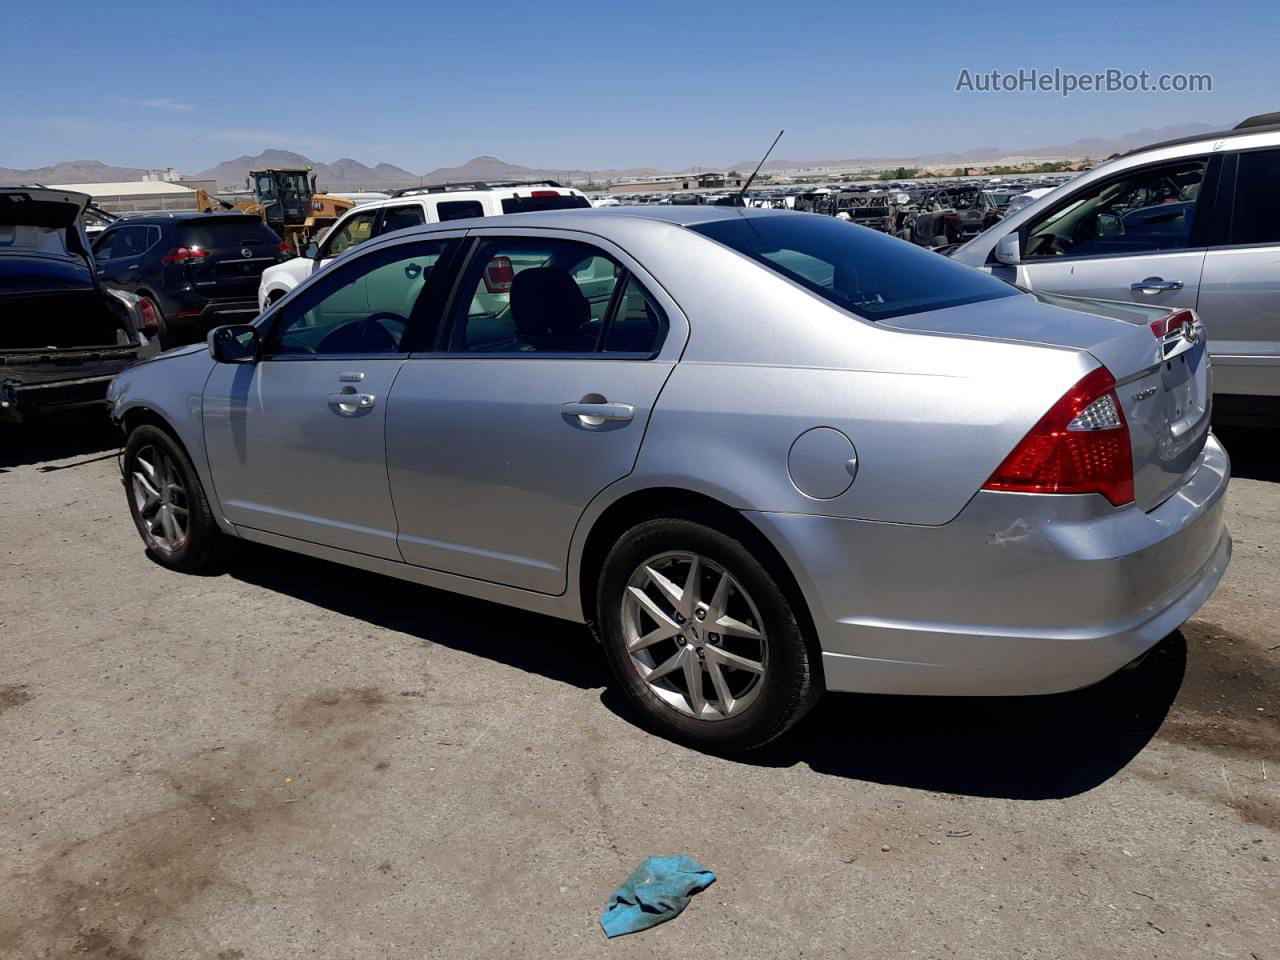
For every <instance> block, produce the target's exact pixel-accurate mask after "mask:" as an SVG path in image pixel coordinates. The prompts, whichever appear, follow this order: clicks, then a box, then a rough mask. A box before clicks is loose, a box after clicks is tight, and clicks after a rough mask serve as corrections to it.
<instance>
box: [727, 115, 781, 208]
mask: <svg viewBox="0 0 1280 960" xmlns="http://www.w3.org/2000/svg"><path fill="white" fill-rule="evenodd" d="M786 132H787V131H785V130H779V131H778V135H777V136H776V137H774V138H773V143H771V144H769V149H768V150H766V151H765V152H764V156H763V157H761V158H760V162H759V163H757V164H756V168H755V169H754V170H752V171H751V176H749V177H747V182H746V183H744V184H743V185H742V189H741V190H739V191H738V200H739V202H745V201H746V196H747V190H748V189H750V187H751V184H753V183H755V180H756V174H757V173H759V172H760V168H761V167H763V166H764V162H765V161H766V160H768V159H769V154H771V153H773V148H774V147H776V146H777V145H778V141H779V140H781V139H782V135H783V134H784V133H786Z"/></svg>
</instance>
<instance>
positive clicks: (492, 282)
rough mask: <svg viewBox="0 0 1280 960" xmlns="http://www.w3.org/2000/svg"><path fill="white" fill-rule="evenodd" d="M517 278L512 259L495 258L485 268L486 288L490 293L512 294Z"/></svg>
mask: <svg viewBox="0 0 1280 960" xmlns="http://www.w3.org/2000/svg"><path fill="white" fill-rule="evenodd" d="M515 278H516V272H515V270H514V269H513V268H512V266H511V258H510V257H494V258H493V259H492V260H490V261H489V265H488V266H487V267H485V268H484V288H485V289H486V290H487V291H489V292H490V293H510V292H511V282H512V281H513V280H515Z"/></svg>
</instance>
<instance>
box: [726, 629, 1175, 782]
mask: <svg viewBox="0 0 1280 960" xmlns="http://www.w3.org/2000/svg"><path fill="white" fill-rule="evenodd" d="M1186 659H1187V645H1186V640H1185V639H1184V638H1183V636H1182V634H1181V633H1174V634H1171V635H1170V636H1169V637H1167V638H1165V640H1163V641H1162V642H1161V643H1160V644H1159V645H1158V646H1157V647H1156V648H1155V649H1154V650H1152V652H1151V654H1150V655H1149V656H1148V657H1147V658H1146V659H1145V660H1143V661H1142V662H1141V663H1140V664H1138V665H1137V666H1136V667H1133V668H1131V669H1129V670H1127V671H1125V672H1122V673H1118V674H1116V675H1115V676H1112V677H1110V678H1108V679H1107V680H1104V681H1103V682H1102V683H1099V684H1097V685H1095V686H1092V687H1088V688H1086V689H1084V690H1077V691H1074V692H1072V693H1063V694H1056V695H1053V696H1042V697H980V698H978V697H889V696H862V695H854V694H828V695H827V696H826V697H824V698H823V700H822V701H821V702H820V703H819V704H818V706H817V707H816V708H814V710H813V712H812V713H810V714H809V716H807V717H806V718H805V719H804V720H803V721H801V723H799V724H798V725H797V726H796V727H795V728H794V729H793V730H792V731H791V732H790V733H788V734H787V735H785V736H784V737H782V738H781V739H779V740H777V741H775V742H774V743H772V744H770V745H768V746H766V747H765V748H764V749H763V750H760V751H757V752H756V753H752V754H747V755H745V756H743V757H740V758H736V759H738V760H739V762H743V763H751V764H760V765H762V766H791V765H792V764H795V763H804V764H806V765H808V766H809V767H811V768H812V769H813V770H815V771H816V772H818V773H825V774H831V775H833V776H841V777H849V778H851V779H856V780H867V781H871V782H873V783H884V784H892V785H894V786H902V787H913V788H916V789H921V790H934V791H941V792H944V793H955V794H964V795H967V796H978V797H1005V798H1009V799H1018V800H1045V799H1051V798H1060V797H1071V796H1075V795H1077V794H1080V793H1084V792H1086V791H1088V790H1092V789H1093V788H1094V787H1096V786H1098V785H1099V784H1101V783H1104V782H1105V781H1107V780H1109V779H1110V778H1111V777H1112V776H1114V775H1115V774H1116V773H1118V772H1119V771H1120V770H1122V769H1123V768H1124V767H1125V766H1126V765H1127V764H1128V763H1129V761H1131V760H1132V759H1133V758H1134V757H1135V756H1137V754H1138V753H1139V752H1140V751H1141V750H1142V749H1143V748H1144V747H1145V746H1146V745H1147V743H1148V742H1149V741H1150V740H1151V738H1152V737H1154V736H1155V734H1156V731H1157V730H1159V728H1160V725H1161V724H1162V723H1163V722H1164V720H1165V717H1166V716H1167V714H1168V713H1169V709H1170V707H1171V706H1172V704H1173V701H1174V699H1175V698H1176V697H1177V695H1178V691H1179V690H1180V688H1181V686H1182V682H1183V677H1184V674H1185V671H1186Z"/></svg>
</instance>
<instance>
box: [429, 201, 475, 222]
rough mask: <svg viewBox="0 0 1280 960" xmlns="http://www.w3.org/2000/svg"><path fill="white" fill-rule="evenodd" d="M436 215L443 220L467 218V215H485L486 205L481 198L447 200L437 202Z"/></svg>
mask: <svg viewBox="0 0 1280 960" xmlns="http://www.w3.org/2000/svg"><path fill="white" fill-rule="evenodd" d="M436 216H437V217H439V218H440V219H441V220H465V219H466V218H467V217H483V216H484V206H483V205H482V204H481V203H480V201H479V200H445V201H443V202H441V203H438V204H436Z"/></svg>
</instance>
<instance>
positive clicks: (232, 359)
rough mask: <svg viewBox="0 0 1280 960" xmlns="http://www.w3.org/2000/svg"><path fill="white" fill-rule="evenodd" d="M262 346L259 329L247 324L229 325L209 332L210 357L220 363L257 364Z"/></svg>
mask: <svg viewBox="0 0 1280 960" xmlns="http://www.w3.org/2000/svg"><path fill="white" fill-rule="evenodd" d="M261 345H262V343H261V341H260V340H259V339H258V330H257V328H256V327H251V326H249V325H248V324H247V323H235V324H228V325H227V326H225V327H214V328H213V329H212V330H210V331H209V355H210V356H212V357H213V359H214V360H216V361H217V362H218V363H256V362H257V360H258V350H259V348H260V347H261Z"/></svg>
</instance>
